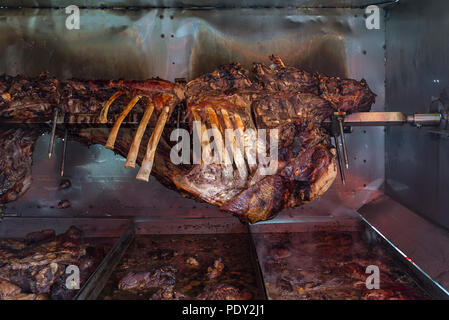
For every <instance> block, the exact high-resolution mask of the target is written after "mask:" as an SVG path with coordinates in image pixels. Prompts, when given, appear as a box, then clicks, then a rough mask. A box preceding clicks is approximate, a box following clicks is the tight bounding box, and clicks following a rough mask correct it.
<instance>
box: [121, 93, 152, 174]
mask: <svg viewBox="0 0 449 320" xmlns="http://www.w3.org/2000/svg"><path fill="white" fill-rule="evenodd" d="M153 110H154V104H153V103H152V102H151V101H150V102H149V103H148V107H147V109H146V110H145V113H144V114H143V117H142V120H141V121H140V124H139V127H138V128H137V132H136V135H135V136H134V139H133V143H132V144H131V148H129V152H128V157H127V158H126V163H125V168H134V167H135V166H136V158H137V155H138V153H139V148H140V142H141V141H142V137H143V134H144V133H145V130H146V129H147V125H148V121H149V120H150V118H151V115H152V114H153Z"/></svg>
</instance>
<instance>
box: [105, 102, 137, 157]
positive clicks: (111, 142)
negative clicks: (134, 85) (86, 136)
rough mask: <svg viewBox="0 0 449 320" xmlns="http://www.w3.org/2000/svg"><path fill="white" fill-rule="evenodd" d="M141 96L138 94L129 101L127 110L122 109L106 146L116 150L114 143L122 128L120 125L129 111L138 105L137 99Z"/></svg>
mask: <svg viewBox="0 0 449 320" xmlns="http://www.w3.org/2000/svg"><path fill="white" fill-rule="evenodd" d="M140 98H141V96H139V95H137V96H135V97H134V98H132V100H131V101H130V102H129V103H128V105H127V106H126V108H125V110H123V111H122V113H121V114H120V116H119V117H118V119H117V121H116V122H115V124H114V127H113V128H112V130H111V132H110V133H109V137H108V141H107V142H106V145H105V147H106V148H108V149H111V150H114V144H115V139H117V134H118V130H119V129H120V125H121V124H122V122H123V120H124V119H125V118H126V116H127V115H128V113H129V112H130V111H131V109H132V108H133V107H134V106H135V105H136V103H137V101H139V99H140Z"/></svg>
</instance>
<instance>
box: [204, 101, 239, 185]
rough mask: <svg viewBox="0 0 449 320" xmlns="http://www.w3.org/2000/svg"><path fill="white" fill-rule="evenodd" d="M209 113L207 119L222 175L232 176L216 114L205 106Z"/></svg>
mask: <svg viewBox="0 0 449 320" xmlns="http://www.w3.org/2000/svg"><path fill="white" fill-rule="evenodd" d="M207 112H208V114H209V121H210V123H211V127H212V132H213V135H214V142H215V145H216V147H217V151H218V156H219V157H220V163H221V165H222V166H223V175H224V177H225V178H233V170H232V164H231V159H229V154H228V150H226V147H225V143H224V140H223V136H222V134H221V132H222V130H221V126H220V122H218V118H217V114H216V113H215V111H214V109H212V108H211V107H208V108H207Z"/></svg>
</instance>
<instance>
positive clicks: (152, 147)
mask: <svg viewBox="0 0 449 320" xmlns="http://www.w3.org/2000/svg"><path fill="white" fill-rule="evenodd" d="M169 112H170V108H169V107H165V108H164V109H163V110H162V113H161V114H160V116H159V118H158V119H157V123H156V127H155V128H154V131H153V133H152V134H151V137H150V140H149V141H148V146H147V152H146V154H145V158H144V159H143V161H142V165H141V166H140V169H139V172H138V173H137V177H136V179H138V180H143V181H147V182H148V180H149V178H150V173H151V169H152V168H153V162H154V156H155V154H156V148H157V145H158V144H159V140H160V138H161V135H162V131H163V130H164V127H165V123H166V122H167V118H168V114H169Z"/></svg>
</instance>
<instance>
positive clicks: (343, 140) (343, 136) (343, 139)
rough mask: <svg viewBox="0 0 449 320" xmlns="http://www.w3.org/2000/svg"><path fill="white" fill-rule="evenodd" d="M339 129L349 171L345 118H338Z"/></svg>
mask: <svg viewBox="0 0 449 320" xmlns="http://www.w3.org/2000/svg"><path fill="white" fill-rule="evenodd" d="M338 127H339V129H340V137H341V145H342V147H343V158H344V160H345V167H346V169H349V161H348V151H347V150H346V140H345V132H344V129H343V118H342V117H338Z"/></svg>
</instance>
